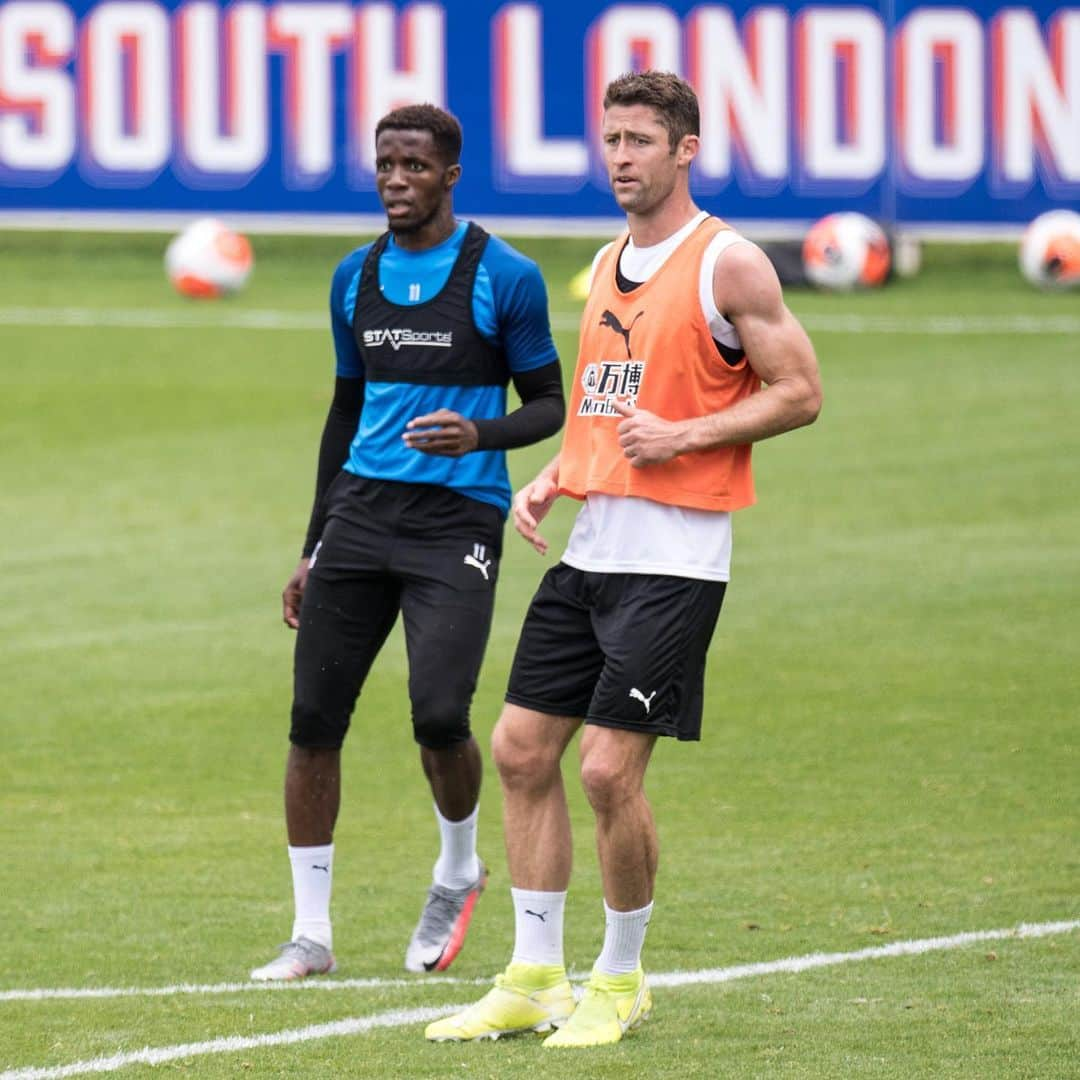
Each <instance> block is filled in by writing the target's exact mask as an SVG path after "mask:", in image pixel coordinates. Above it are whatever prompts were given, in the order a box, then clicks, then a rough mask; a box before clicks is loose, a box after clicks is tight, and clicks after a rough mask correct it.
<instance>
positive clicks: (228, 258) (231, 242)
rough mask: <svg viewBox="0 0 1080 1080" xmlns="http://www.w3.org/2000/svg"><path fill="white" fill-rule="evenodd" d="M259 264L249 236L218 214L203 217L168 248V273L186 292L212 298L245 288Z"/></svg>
mask: <svg viewBox="0 0 1080 1080" xmlns="http://www.w3.org/2000/svg"><path fill="white" fill-rule="evenodd" d="M254 265H255V258H254V256H253V255H252V252H251V244H250V243H249V242H248V239H247V237H246V236H243V235H242V234H241V233H238V232H235V231H234V230H233V229H230V228H229V227H228V226H227V225H225V224H224V223H223V222H220V221H218V220H217V218H200V219H199V220H198V221H193V222H192V223H191V224H190V225H188V227H187V228H186V229H184V230H183V232H180V233H178V234H177V235H176V236H174V237H173V238H172V240H171V241H170V242H169V246H168V247H167V248H166V249H165V273H166V274H167V275H168V278H169V281H170V282H172V286H173V288H174V289H176V291H177V292H178V293H180V294H181V295H182V296H192V297H196V298H199V299H210V298H213V297H216V296H224V295H226V294H228V293H234V292H236V291H237V290H238V289H241V288H243V286H244V283H245V282H246V281H247V279H248V277H249V276H250V274H251V268H252V267H253V266H254Z"/></svg>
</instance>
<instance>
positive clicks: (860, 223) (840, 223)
mask: <svg viewBox="0 0 1080 1080" xmlns="http://www.w3.org/2000/svg"><path fill="white" fill-rule="evenodd" d="M802 260H803V270H804V271H805V272H806V276H807V278H808V279H809V281H810V282H811V283H812V284H814V285H817V286H819V287H820V288H823V289H865V288H875V287H876V286H878V285H882V284H884V282H885V278H886V277H887V276H888V274H889V262H890V256H889V239H888V237H887V236H886V235H885V232H884V230H883V229H882V228H881V226H880V225H878V224H877V222H875V221H871V220H870V218H868V217H866V216H865V215H864V214H855V213H843V214H829V215H828V216H827V217H823V218H822V219H821V220H820V221H816V222H814V224H813V225H812V226H811V227H810V231H809V232H808V233H807V234H806V239H805V240H804V241H803V249H802Z"/></svg>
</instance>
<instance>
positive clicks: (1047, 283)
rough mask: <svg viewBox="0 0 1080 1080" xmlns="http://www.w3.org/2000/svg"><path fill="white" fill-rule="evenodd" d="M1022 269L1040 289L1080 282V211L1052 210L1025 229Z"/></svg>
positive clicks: (1062, 286) (1061, 286) (1071, 287)
mask: <svg viewBox="0 0 1080 1080" xmlns="http://www.w3.org/2000/svg"><path fill="white" fill-rule="evenodd" d="M1020 272H1021V273H1022V274H1023V275H1024V277H1026V278H1027V279H1028V281H1030V282H1031V284H1032V285H1036V286H1038V288H1040V289H1075V288H1076V287H1077V286H1080V214H1077V213H1076V212H1075V211H1073V210H1049V211H1047V213H1045V214H1040V215H1039V216H1038V217H1037V218H1036V219H1035V220H1034V221H1033V222H1032V223H1031V224H1030V225H1029V226H1028V227H1027V229H1026V230H1025V231H1024V236H1023V238H1022V239H1021V241H1020Z"/></svg>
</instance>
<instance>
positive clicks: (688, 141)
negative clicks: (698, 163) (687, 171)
mask: <svg viewBox="0 0 1080 1080" xmlns="http://www.w3.org/2000/svg"><path fill="white" fill-rule="evenodd" d="M700 145H701V141H700V139H698V137H697V136H696V135H684V136H683V137H682V138H681V139H680V140H679V145H678V146H677V147H676V148H675V161H676V164H677V165H689V164H690V162H691V161H693V160H694V158H695V157H697V152H698V147H699V146H700Z"/></svg>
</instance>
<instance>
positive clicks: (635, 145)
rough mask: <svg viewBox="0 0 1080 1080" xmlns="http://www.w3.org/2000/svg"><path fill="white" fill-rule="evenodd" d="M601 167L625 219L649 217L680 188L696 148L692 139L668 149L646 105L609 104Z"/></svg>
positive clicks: (657, 120) (664, 132)
mask: <svg viewBox="0 0 1080 1080" xmlns="http://www.w3.org/2000/svg"><path fill="white" fill-rule="evenodd" d="M602 137H603V141H604V162H605V164H606V165H607V171H608V180H609V181H610V183H611V190H612V191H613V192H614V193H615V201H616V202H617V203H618V204H619V206H620V208H621V209H623V210H624V211H625V212H626V213H628V214H648V213H650V212H651V211H653V210H655V209H656V208H657V207H658V206H660V205H661V204H662V203H663V202H664V201H665V200H666V199H667V198H668V197H669V196H670V195H671V193H672V192H673V191H674V190H675V187H676V185H677V184H678V183H679V175H680V169H682V168H684V167H685V166H688V165H689V164H690V161H691V160H692V159H693V156H694V152H695V151H696V149H697V136H695V135H686V136H684V137H683V138H682V139H681V140H680V142H679V145H678V146H677V147H675V148H674V149H672V146H671V140H670V138H669V136H668V130H667V128H666V127H664V125H663V124H662V123H661V122H660V118H659V116H658V115H657V113H656V110H655V109H654V108H652V106H650V105H612V106H611V108H610V109H608V110H607V111H606V112H605V113H604V124H603V128H602Z"/></svg>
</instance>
